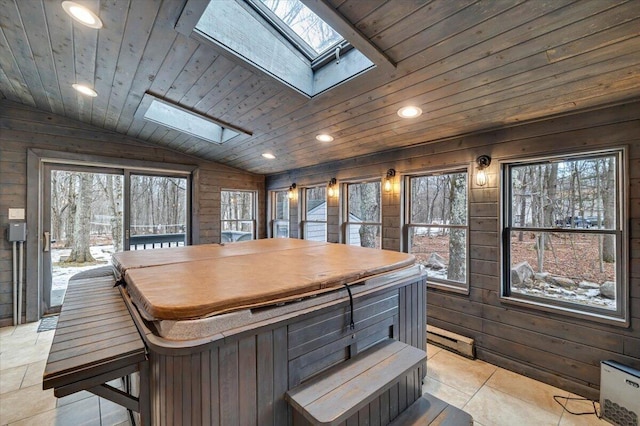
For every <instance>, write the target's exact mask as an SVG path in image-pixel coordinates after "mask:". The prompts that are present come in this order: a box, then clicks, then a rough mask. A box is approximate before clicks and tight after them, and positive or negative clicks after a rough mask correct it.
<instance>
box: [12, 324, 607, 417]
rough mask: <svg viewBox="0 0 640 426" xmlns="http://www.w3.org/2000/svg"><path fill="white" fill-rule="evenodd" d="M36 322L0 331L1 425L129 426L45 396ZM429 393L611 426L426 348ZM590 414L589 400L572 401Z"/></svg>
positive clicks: (94, 405)
mask: <svg viewBox="0 0 640 426" xmlns="http://www.w3.org/2000/svg"><path fill="white" fill-rule="evenodd" d="M37 328H38V324H37V323H32V324H25V325H21V326H18V327H4V328H0V425H7V424H8V425H38V426H41V425H73V426H76V425H96V426H102V425H120V426H122V425H129V424H130V423H129V419H128V417H127V412H126V410H125V409H124V408H122V407H120V406H118V405H115V404H113V403H111V402H109V401H107V400H105V399H103V398H99V397H97V396H95V395H92V394H90V393H88V392H80V393H78V394H75V395H70V396H68V397H65V398H61V399H57V398H55V397H54V396H53V391H52V390H46V391H43V390H42V372H43V371H44V366H45V363H46V359H47V356H48V353H49V347H50V345H51V341H52V339H53V333H54V332H53V331H45V332H41V333H37ZM427 356H428V362H427V378H426V381H425V384H424V391H425V392H429V393H431V394H433V395H434V396H436V397H438V398H440V399H442V400H444V401H446V402H448V403H449V404H452V405H454V406H456V407H458V408H461V409H463V410H464V411H466V412H468V413H469V414H471V415H472V416H473V418H474V424H475V425H480V426H494V425H496V426H500V425H505V426H516V425H517V426H527V425H535V426H539V425H557V426H565V425H566V426H568V425H587V426H590V425H608V424H609V423H607V422H605V421H602V420H599V419H598V418H597V417H596V416H595V415H588V416H574V415H571V414H569V413H567V412H564V410H563V408H562V407H561V406H560V405H558V404H557V403H556V402H555V401H554V400H553V395H561V396H572V395H571V394H570V393H569V392H567V391H563V390H561V389H558V388H554V387H552V386H549V385H546V384H544V383H540V382H537V381H535V380H532V379H529V378H527V377H524V376H520V375H518V374H515V373H512V372H510V371H508V370H504V369H502V368H499V367H496V366H494V365H491V364H488V363H486V362H483V361H478V360H475V361H472V360H469V359H466V358H464V357H461V356H458V355H456V354H453V353H451V352H448V351H446V350H443V349H440V348H438V347H435V346H432V345H428V348H427ZM568 408H569V409H571V410H572V411H590V410H591V409H592V405H591V404H590V403H588V402H574V401H570V402H569V403H568Z"/></svg>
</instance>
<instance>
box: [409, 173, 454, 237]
mask: <svg viewBox="0 0 640 426" xmlns="http://www.w3.org/2000/svg"><path fill="white" fill-rule="evenodd" d="M411 223H424V224H441V225H442V224H452V225H466V224H467V173H450V174H444V175H436V176H417V177H413V178H411Z"/></svg>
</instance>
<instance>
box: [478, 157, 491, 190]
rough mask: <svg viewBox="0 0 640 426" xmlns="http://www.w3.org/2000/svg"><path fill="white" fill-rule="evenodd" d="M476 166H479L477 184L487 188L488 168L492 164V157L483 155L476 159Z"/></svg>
mask: <svg viewBox="0 0 640 426" xmlns="http://www.w3.org/2000/svg"><path fill="white" fill-rule="evenodd" d="M476 164H477V165H478V171H477V172H476V184H477V185H478V186H485V185H486V184H487V171H486V168H487V167H489V165H490V164H491V157H489V156H488V155H481V156H479V157H478V158H476Z"/></svg>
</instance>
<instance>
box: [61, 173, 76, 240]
mask: <svg viewBox="0 0 640 426" xmlns="http://www.w3.org/2000/svg"><path fill="white" fill-rule="evenodd" d="M68 178H69V181H68V182H67V184H68V185H67V197H68V198H67V221H66V224H65V230H64V232H65V244H64V247H73V246H74V244H75V235H76V211H77V204H76V201H77V199H78V197H77V185H76V181H77V180H78V174H77V173H70V174H69V176H68Z"/></svg>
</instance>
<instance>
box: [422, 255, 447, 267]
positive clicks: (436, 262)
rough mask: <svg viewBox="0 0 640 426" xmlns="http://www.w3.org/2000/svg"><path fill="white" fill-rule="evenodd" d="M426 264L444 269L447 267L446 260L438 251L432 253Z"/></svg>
mask: <svg viewBox="0 0 640 426" xmlns="http://www.w3.org/2000/svg"><path fill="white" fill-rule="evenodd" d="M425 266H427V267H428V268H431V269H444V268H446V260H444V258H443V257H442V256H440V255H439V254H438V253H431V256H429V260H427V264H426V265H425Z"/></svg>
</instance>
